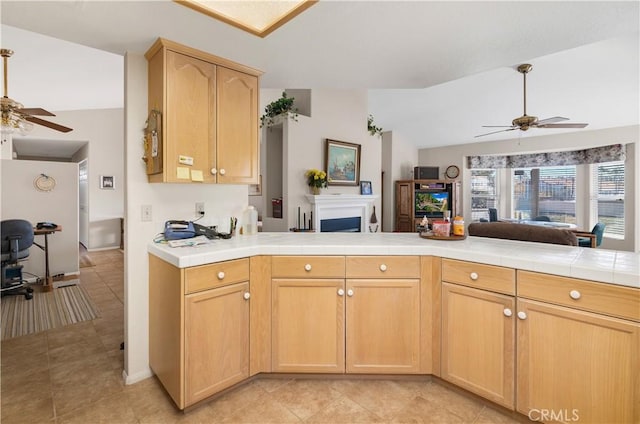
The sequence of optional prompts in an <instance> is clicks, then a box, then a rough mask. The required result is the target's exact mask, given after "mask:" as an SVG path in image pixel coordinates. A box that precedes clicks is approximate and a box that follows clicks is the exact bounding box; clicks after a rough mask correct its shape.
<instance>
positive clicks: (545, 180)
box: [512, 166, 576, 224]
mask: <svg viewBox="0 0 640 424" xmlns="http://www.w3.org/2000/svg"><path fill="white" fill-rule="evenodd" d="M512 204H513V215H512V218H517V219H535V218H536V217H537V216H541V215H545V216H548V217H549V218H550V219H551V221H555V222H567V223H572V224H575V223H576V167H575V166H547V167H542V168H518V169H514V170H513V203H512Z"/></svg>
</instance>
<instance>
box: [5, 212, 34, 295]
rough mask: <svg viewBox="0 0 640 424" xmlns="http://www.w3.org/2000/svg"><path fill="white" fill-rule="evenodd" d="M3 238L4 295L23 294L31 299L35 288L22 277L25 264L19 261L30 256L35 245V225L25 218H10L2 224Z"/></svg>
mask: <svg viewBox="0 0 640 424" xmlns="http://www.w3.org/2000/svg"><path fill="white" fill-rule="evenodd" d="M0 227H1V229H0V234H1V238H2V240H1V241H2V243H1V248H2V286H1V287H0V294H1V295H2V296H8V295H21V296H24V297H25V299H27V300H29V299H31V298H33V289H32V288H30V287H26V286H27V281H26V280H24V279H23V278H22V268H23V266H22V265H20V264H19V263H18V261H22V260H25V259H26V258H27V257H28V256H29V248H30V247H31V245H33V226H32V225H31V223H30V222H29V221H25V220H24V219H8V220H5V221H2V223H1V224H0Z"/></svg>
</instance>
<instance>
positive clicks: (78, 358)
mask: <svg viewBox="0 0 640 424" xmlns="http://www.w3.org/2000/svg"><path fill="white" fill-rule="evenodd" d="M90 256H91V258H92V260H93V262H94V263H95V264H96V266H94V267H90V268H81V269H80V271H81V275H80V280H81V284H82V285H83V286H84V287H85V288H86V290H87V291H88V293H89V295H90V296H91V298H92V300H93V301H94V303H95V305H96V307H97V308H98V309H99V314H100V317H99V318H98V319H95V320H93V321H89V322H84V323H79V324H74V325H70V326H67V327H63V328H60V329H54V330H49V331H46V332H42V333H38V334H33V335H27V336H23V337H17V338H14V339H9V340H6V341H3V342H2V345H1V355H2V360H1V363H2V368H1V373H0V377H1V393H0V394H1V398H2V399H1V407H2V415H1V422H2V424H11V423H20V424H22V423H55V424H66V423H83V424H85V423H108V424H114V423H178V422H179V423H290V422H308V423H477V424H484V423H516V422H523V421H522V417H520V416H515V415H514V414H511V413H509V412H508V411H504V410H501V409H500V408H498V407H495V408H494V407H492V406H491V405H489V404H488V403H486V402H484V401H481V400H479V399H478V398H476V397H474V396H472V395H468V394H466V393H462V392H461V391H459V390H457V389H452V388H450V387H448V386H447V385H444V384H441V383H440V382H439V381H438V380H433V381H406V380H401V381H392V380H384V379H381V380H356V379H353V380H345V379H327V380H324V379H304V378H290V379H282V378H281V379H273V378H257V379H255V380H253V381H251V382H249V383H247V384H245V385H243V386H241V387H238V388H237V389H235V390H232V391H230V392H229V393H227V394H225V395H223V396H221V397H219V398H217V399H215V400H213V401H210V402H207V403H205V404H203V405H200V406H198V407H196V408H193V409H191V410H189V411H188V412H187V413H183V412H181V411H178V410H177V409H176V408H175V406H174V405H173V402H172V401H171V399H170V398H169V397H168V395H167V394H166V393H165V391H164V390H163V389H162V387H161V385H160V384H159V382H158V380H157V379H155V378H149V379H147V380H144V381H142V382H139V383H137V384H133V385H129V386H125V385H124V384H123V382H122V369H123V368H124V355H123V351H121V350H120V343H121V342H122V340H123V335H124V319H123V316H124V312H123V299H124V284H123V259H122V252H120V251H119V250H110V251H103V252H92V253H91V255H90Z"/></svg>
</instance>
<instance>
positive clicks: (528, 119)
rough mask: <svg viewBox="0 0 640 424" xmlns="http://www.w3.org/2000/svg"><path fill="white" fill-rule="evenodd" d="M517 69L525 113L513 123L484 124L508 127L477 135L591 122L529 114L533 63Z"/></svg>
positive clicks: (488, 126) (484, 126)
mask: <svg viewBox="0 0 640 424" xmlns="http://www.w3.org/2000/svg"><path fill="white" fill-rule="evenodd" d="M516 69H517V71H518V72H520V73H521V74H522V79H523V106H524V107H523V113H522V116H520V117H518V118H515V119H514V120H513V121H511V125H483V126H482V127H483V128H506V129H504V130H498V131H492V132H489V133H485V134H480V135H476V136H475V137H474V138H477V137H484V136H485V135H491V134H497V133H501V132H505V131H514V130H520V131H527V130H528V129H529V128H584V127H586V126H587V125H589V124H582V123H574V124H570V123H564V124H558V122H562V121H568V120H569V118H563V117H562V116H554V117H553V118H547V119H543V120H540V121H539V120H538V117H537V116H531V115H527V74H528V73H529V72H531V70H532V69H533V65H531V64H529V63H523V64H522V65H519V66H518V67H517V68H516Z"/></svg>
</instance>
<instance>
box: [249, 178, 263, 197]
mask: <svg viewBox="0 0 640 424" xmlns="http://www.w3.org/2000/svg"><path fill="white" fill-rule="evenodd" d="M249 196H262V175H260V177H259V179H258V184H249Z"/></svg>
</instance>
